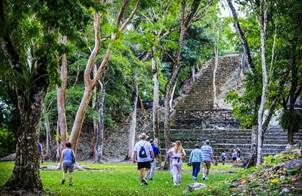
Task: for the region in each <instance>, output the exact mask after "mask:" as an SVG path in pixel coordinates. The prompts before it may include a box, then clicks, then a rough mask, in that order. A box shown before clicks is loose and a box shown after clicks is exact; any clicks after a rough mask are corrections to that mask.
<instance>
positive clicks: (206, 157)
mask: <svg viewBox="0 0 302 196" xmlns="http://www.w3.org/2000/svg"><path fill="white" fill-rule="evenodd" d="M201 155H202V167H203V176H202V179H203V180H206V179H208V175H209V171H210V168H211V162H212V160H213V149H212V147H211V146H210V141H209V140H206V141H205V143H204V145H203V146H202V147H201Z"/></svg>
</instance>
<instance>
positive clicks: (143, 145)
mask: <svg viewBox="0 0 302 196" xmlns="http://www.w3.org/2000/svg"><path fill="white" fill-rule="evenodd" d="M138 138H139V141H138V142H137V143H136V144H135V146H134V152H133V158H132V160H133V163H136V162H137V169H138V170H139V173H140V181H141V185H148V183H147V178H146V177H147V175H148V173H149V170H150V168H151V161H152V159H153V158H154V153H153V148H152V146H151V144H150V143H149V142H148V141H146V139H147V135H146V134H145V133H142V134H140V135H139V137H138Z"/></svg>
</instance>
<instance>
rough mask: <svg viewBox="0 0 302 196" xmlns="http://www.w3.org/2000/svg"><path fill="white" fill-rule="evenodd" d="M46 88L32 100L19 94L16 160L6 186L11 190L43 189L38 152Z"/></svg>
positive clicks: (36, 190)
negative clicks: (29, 100) (27, 99)
mask: <svg viewBox="0 0 302 196" xmlns="http://www.w3.org/2000/svg"><path fill="white" fill-rule="evenodd" d="M45 92H46V89H45V90H40V91H38V92H37V93H35V95H33V100H32V102H28V101H26V100H25V98H24V97H25V96H24V95H17V98H18V111H19V118H20V126H19V128H18V130H17V133H16V135H17V144H16V161H15V166H14V169H13V173H12V175H11V177H10V178H9V180H8V181H7V182H6V184H5V186H6V187H8V188H9V189H10V190H16V191H20V190H26V191H31V192H35V193H37V192H40V191H42V190H43V186H42V181H41V178H40V171H39V167H40V161H39V160H40V159H39V152H38V141H39V133H40V130H39V122H40V118H41V114H42V102H43V99H44V95H45Z"/></svg>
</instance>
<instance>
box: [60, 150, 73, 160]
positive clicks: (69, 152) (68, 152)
mask: <svg viewBox="0 0 302 196" xmlns="http://www.w3.org/2000/svg"><path fill="white" fill-rule="evenodd" d="M62 153H63V156H64V160H63V162H72V149H70V148H65V149H64V150H63V151H62Z"/></svg>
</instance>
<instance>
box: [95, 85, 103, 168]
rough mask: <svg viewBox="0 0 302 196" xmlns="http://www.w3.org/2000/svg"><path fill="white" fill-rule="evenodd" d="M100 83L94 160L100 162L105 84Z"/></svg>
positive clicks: (101, 156)
mask: <svg viewBox="0 0 302 196" xmlns="http://www.w3.org/2000/svg"><path fill="white" fill-rule="evenodd" d="M99 84H100V95H99V119H98V121H99V122H98V134H97V141H96V157H95V162H97V163H101V159H102V158H103V146H104V107H105V95H106V92H105V85H104V84H103V83H102V82H99Z"/></svg>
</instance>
